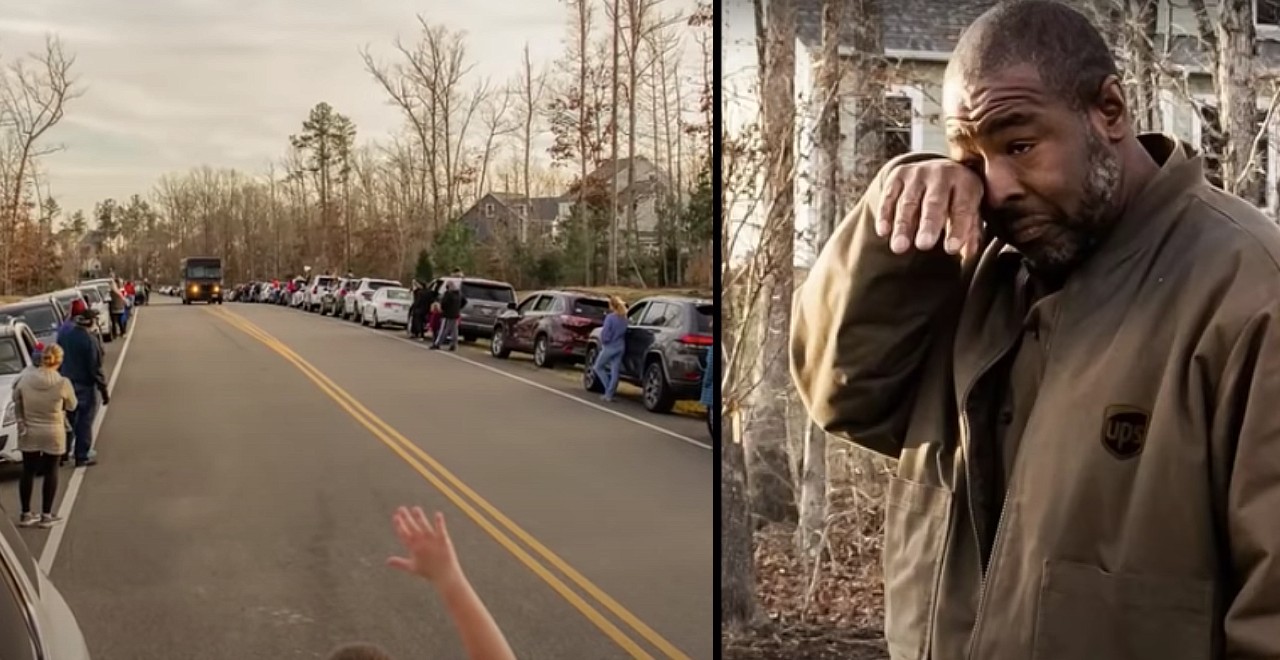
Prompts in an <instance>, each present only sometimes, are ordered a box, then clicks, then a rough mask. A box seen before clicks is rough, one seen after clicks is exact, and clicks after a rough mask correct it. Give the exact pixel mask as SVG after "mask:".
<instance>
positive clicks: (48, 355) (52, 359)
mask: <svg viewBox="0 0 1280 660" xmlns="http://www.w3.org/2000/svg"><path fill="white" fill-rule="evenodd" d="M40 366H42V367H44V368H46V369H57V368H58V367H61V366H62V347H61V346H59V345H57V344H53V345H50V346H46V347H45V348H44V353H43V354H42V355H41V356H40Z"/></svg>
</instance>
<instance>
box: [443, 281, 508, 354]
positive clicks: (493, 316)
mask: <svg viewBox="0 0 1280 660" xmlns="http://www.w3.org/2000/svg"><path fill="white" fill-rule="evenodd" d="M446 282H457V283H459V284H460V286H461V289H462V300H463V305H462V318H461V319H459V321H458V338H459V339H461V340H462V341H475V340H476V338H478V337H483V338H485V339H490V338H492V337H493V326H494V324H495V323H497V321H498V316H500V315H501V314H502V313H503V312H505V311H507V309H508V308H509V307H510V306H511V305H514V304H515V302H516V290H515V287H513V286H511V285H510V284H507V283H506V282H499V281H497V280H486V279H482V278H479V277H440V278H436V279H434V280H432V281H431V284H429V285H427V288H429V289H431V290H432V291H433V292H435V294H436V300H439V299H440V297H441V296H443V295H444V286H445V283H446Z"/></svg>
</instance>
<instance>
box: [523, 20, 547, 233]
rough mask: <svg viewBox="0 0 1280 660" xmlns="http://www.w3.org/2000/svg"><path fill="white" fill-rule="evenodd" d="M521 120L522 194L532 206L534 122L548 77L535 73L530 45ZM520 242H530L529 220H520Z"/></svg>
mask: <svg viewBox="0 0 1280 660" xmlns="http://www.w3.org/2000/svg"><path fill="white" fill-rule="evenodd" d="M519 88H520V102H521V105H520V118H521V125H522V127H523V132H522V133H521V138H522V140H521V147H522V151H521V154H522V156H523V161H524V168H523V170H522V171H521V177H520V182H521V186H522V192H523V193H524V198H525V204H530V203H531V202H530V201H529V200H530V198H532V197H533V194H532V193H531V192H530V182H529V159H530V158H531V157H532V155H533V131H534V122H535V121H536V120H537V118H538V112H539V106H540V104H541V103H542V96H543V93H544V92H545V91H546V89H547V77H546V74H545V73H542V72H538V73H535V72H534V70H533V62H532V61H531V60H530V59H529V44H528V43H525V45H524V60H523V62H522V63H521V73H520V83H519ZM520 240H521V241H527V240H528V218H527V214H526V217H523V218H521V219H520Z"/></svg>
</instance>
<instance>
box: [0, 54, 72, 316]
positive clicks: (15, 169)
mask: <svg viewBox="0 0 1280 660" xmlns="http://www.w3.org/2000/svg"><path fill="white" fill-rule="evenodd" d="M74 64H75V56H73V55H68V54H67V53H66V52H65V51H64V49H63V47H62V42H61V41H59V40H58V39H57V38H56V37H53V36H49V37H47V38H46V39H45V48H44V52H43V53H40V54H33V55H31V56H29V57H27V58H24V59H18V60H17V61H15V62H13V63H11V64H10V65H9V66H8V67H7V68H6V69H5V70H4V72H3V76H2V77H0V128H2V129H3V131H4V134H5V137H6V138H7V139H6V142H10V145H11V148H12V149H11V153H12V155H13V159H14V162H13V164H12V165H11V167H9V168H8V169H9V170H10V171H11V174H10V175H9V176H8V179H9V180H8V181H7V184H8V186H7V189H6V190H5V197H7V198H8V199H7V201H8V205H7V208H6V209H5V210H4V231H3V233H2V234H0V242H2V243H3V244H4V273H3V279H0V291H3V292H4V293H6V294H8V293H10V292H11V289H12V273H11V269H12V265H13V264H12V261H13V256H14V253H13V246H14V244H15V241H14V238H15V235H14V234H15V232H16V230H17V227H18V222H19V214H20V212H21V210H22V202H23V199H24V188H25V186H26V184H27V179H28V178H29V175H30V171H31V169H32V167H33V166H32V162H33V161H34V160H35V159H37V158H39V157H41V156H44V155H47V154H49V153H52V152H53V151H56V148H55V147H41V146H40V145H39V142H40V140H41V138H43V137H44V135H45V134H46V133H47V132H48V131H49V129H51V128H53V127H54V126H56V125H57V124H58V122H59V121H61V120H62V118H63V116H64V114H65V111H66V105H67V103H68V102H69V101H71V100H72V99H75V98H76V97H78V96H79V95H80V93H81V91H80V90H78V89H76V88H75V83H76V81H75V80H74V79H73V78H72V76H71V68H72V66H73V65H74Z"/></svg>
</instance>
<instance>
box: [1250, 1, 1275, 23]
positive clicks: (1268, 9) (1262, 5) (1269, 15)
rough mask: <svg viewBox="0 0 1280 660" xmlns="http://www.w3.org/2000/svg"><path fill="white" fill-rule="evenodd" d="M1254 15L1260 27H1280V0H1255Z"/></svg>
mask: <svg viewBox="0 0 1280 660" xmlns="http://www.w3.org/2000/svg"><path fill="white" fill-rule="evenodd" d="M1253 16H1254V21H1255V22H1256V23H1257V25H1258V27H1264V28H1280V0H1254V1H1253Z"/></svg>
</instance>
